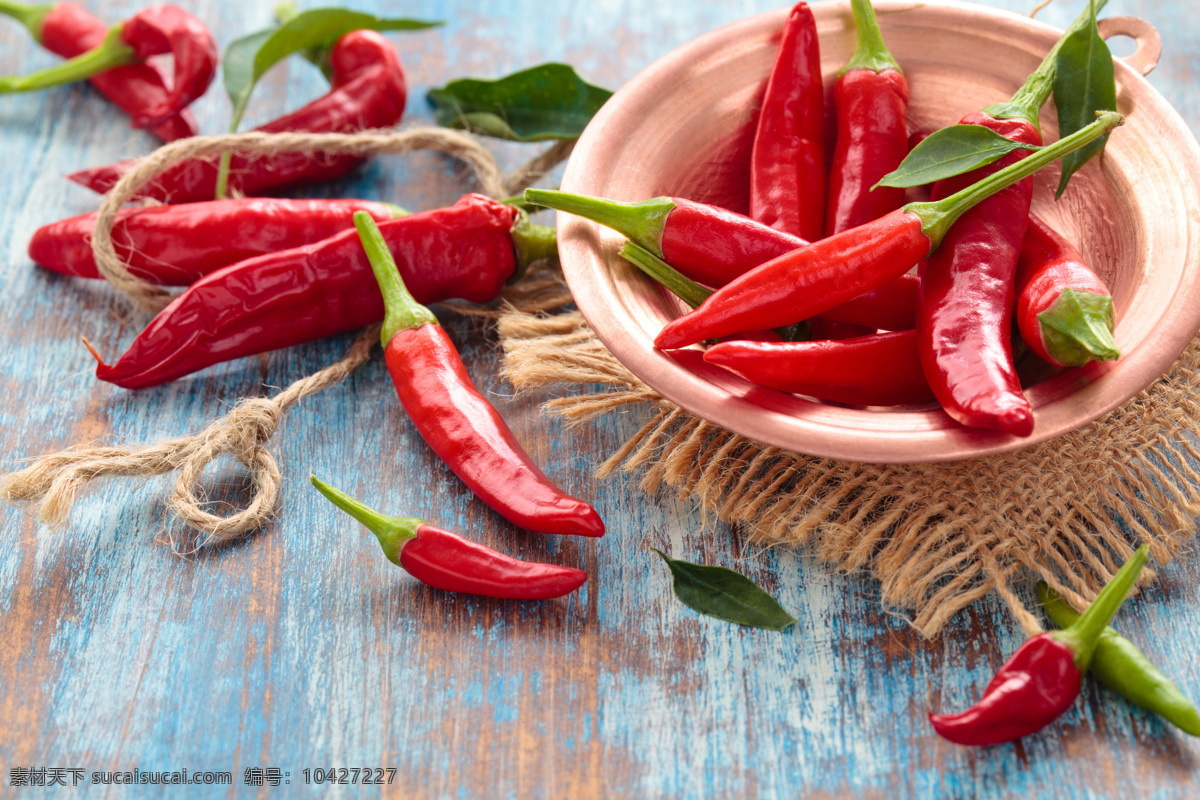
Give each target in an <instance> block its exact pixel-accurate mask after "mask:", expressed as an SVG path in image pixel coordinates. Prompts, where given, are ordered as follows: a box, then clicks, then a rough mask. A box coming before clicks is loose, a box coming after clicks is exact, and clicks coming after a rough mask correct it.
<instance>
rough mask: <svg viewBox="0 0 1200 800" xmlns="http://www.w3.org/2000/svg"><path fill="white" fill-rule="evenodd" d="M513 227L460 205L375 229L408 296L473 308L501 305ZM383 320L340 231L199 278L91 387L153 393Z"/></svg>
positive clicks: (511, 218) (498, 211) (358, 248)
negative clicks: (225, 365) (201, 373)
mask: <svg viewBox="0 0 1200 800" xmlns="http://www.w3.org/2000/svg"><path fill="white" fill-rule="evenodd" d="M519 219H520V215H519V212H518V211H517V210H516V209H515V208H513V207H512V206H508V205H504V204H503V203H498V202H496V201H494V200H491V199H489V198H487V197H483V196H482V195H467V196H465V197H463V198H462V199H461V200H459V201H458V202H457V203H456V204H454V205H453V206H451V207H449V208H443V209H437V210H434V211H426V212H422V213H420V214H413V215H411V216H408V217H401V218H400V219H394V220H390V221H387V222H384V223H382V225H381V226H380V229H381V230H382V231H383V236H384V239H385V240H386V242H387V245H388V247H389V248H391V250H392V252H393V253H394V254H395V257H396V259H397V260H398V262H399V265H400V267H399V268H400V270H401V272H402V273H403V274H404V277H405V280H406V281H407V282H408V284H409V285H410V286H411V287H412V288H411V291H412V292H413V294H414V296H416V297H418V298H420V299H422V300H424V301H425V302H430V303H433V302H437V301H439V300H446V299H449V298H461V299H464V300H469V301H471V302H476V303H481V302H486V301H488V300H492V299H494V298H495V297H496V296H497V295H499V294H500V291H501V290H502V289H503V288H504V284H505V282H506V281H508V279H509V278H510V277H512V275H513V274H514V271H515V270H516V265H517V258H516V254H515V251H514V234H513V228H514V225H516V224H517V223H518V220H519ZM383 314H384V308H383V301H382V299H381V298H380V296H379V290H378V289H377V288H376V285H375V281H374V279H373V276H372V271H371V265H370V263H369V262H368V260H367V258H366V256H365V255H364V254H363V252H362V245H361V244H359V241H358V235H357V234H356V233H355V231H353V230H348V231H345V232H343V233H340V234H338V235H336V236H333V237H331V238H329V239H325V240H323V241H321V242H318V243H316V244H312V245H305V246H303V247H297V248H293V249H291V250H284V251H281V252H279V253H271V254H268V255H264V256H259V257H257V258H252V259H250V260H248V261H242V262H239V263H237V264H233V265H231V266H228V267H225V268H223V269H219V270H217V271H216V272H213V273H211V274H209V275H207V276H205V277H203V278H201V279H200V280H199V281H197V282H195V283H193V284H192V285H191V286H190V287H188V288H187V289H186V290H185V291H184V292H183V293H182V294H180V295H179V296H178V297H176V298H175V300H174V301H172V302H171V304H170V305H169V306H167V307H166V308H164V309H163V310H162V311H160V312H159V313H158V314H157V315H156V316H155V317H154V319H153V320H151V321H150V324H149V325H148V326H147V327H146V329H145V330H143V331H142V332H141V333H140V334H139V335H138V337H137V338H136V339H135V340H134V342H133V344H132V345H131V346H130V347H129V349H128V350H127V351H125V353H124V354H123V355H122V356H121V357H120V359H118V360H117V362H116V363H115V364H112V365H108V364H104V363H102V362H101V363H100V364H99V365H98V366H97V368H96V377H97V378H99V379H100V380H103V381H108V382H109V383H115V384H116V385H118V386H121V387H124V388H126V389H142V388H145V387H149V386H157V385H159V384H162V383H166V382H168V381H172V380H175V379H177V378H181V377H183V376H184V375H190V374H191V373H193V372H196V371H197V370H200V369H203V368H205V367H208V366H211V365H213V364H218V363H221V362H222V361H229V360H231V359H234V358H240V357H242V356H247V355H253V354H255V353H265V352H267V351H269V350H275V349H278V348H281V347H290V346H292V345H296V344H300V343H302V342H309V341H314V340H316V339H320V338H323V337H326V336H332V335H334V334H337V333H343V332H345V331H350V330H354V329H355V328H361V327H363V326H364V325H369V324H370V323H372V322H376V321H378V320H380V319H383ZM97 360H99V358H98V357H97Z"/></svg>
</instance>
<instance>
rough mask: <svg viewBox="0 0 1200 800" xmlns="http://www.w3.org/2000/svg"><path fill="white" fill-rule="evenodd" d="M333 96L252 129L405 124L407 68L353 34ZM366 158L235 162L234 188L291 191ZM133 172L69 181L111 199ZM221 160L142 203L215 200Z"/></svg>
mask: <svg viewBox="0 0 1200 800" xmlns="http://www.w3.org/2000/svg"><path fill="white" fill-rule="evenodd" d="M329 59H330V65H331V67H332V78H331V83H332V89H331V91H330V92H329V93H328V94H326V95H324V96H322V97H320V98H318V99H316V100H314V101H313V102H311V103H309V104H308V105H306V106H304V107H303V108H300V109H298V110H296V111H294V112H292V113H291V114H287V115H285V116H282V117H280V118H278V119H276V120H274V121H272V122H268V123H267V124H265V125H260V126H259V127H257V128H255V130H256V131H261V132H264V133H286V132H289V131H304V132H309V133H351V132H354V131H361V130H367V129H370V128H387V127H390V126H392V125H395V124H396V123H398V122H399V121H400V118H401V116H403V114H404V105H405V102H406V100H407V97H408V88H407V83H406V81H405V76H404V68H403V67H402V65H401V64H400V56H399V54H398V53H397V52H396V48H395V47H393V46H392V44H391V43H390V42H389V41H388V40H387V39H386V38H384V37H383V36H382V35H380V34H378V33H376V32H375V31H366V30H360V31H352V32H351V33H347V34H346V35H345V36H343V37H341V38H340V39H338V41H337V43H336V44H335V45H334V46H333V49H332V51H331V52H330V55H329ZM361 161H362V159H361V158H359V157H357V156H331V155H323V154H321V153H315V154H311V153H279V154H277V155H273V156H270V157H266V158H244V157H241V156H237V155H234V156H233V158H232V161H231V162H230V171H229V188H230V189H231V190H233V191H236V192H238V193H240V194H243V195H261V194H264V193H268V192H271V191H275V190H279V189H282V188H284V187H287V186H293V185H296V184H303V183H317V182H321V181H328V180H333V179H334V178H337V177H340V176H342V175H344V174H346V173H347V172H349V171H350V170H351V169H353V168H354V167H355V166H356V165H358V164H359V163H361ZM128 169H129V163H128V162H126V163H119V164H112V165H109V166H105V167H97V168H94V169H87V170H82V171H80V172H76V173H74V174H72V175H69V176H68V177H69V178H70V179H71V180H73V181H75V182H76V183H79V184H81V185H83V186H86V187H88V188H89V189H91V190H93V191H96V192H100V193H103V192H107V191H108V190H109V189H111V188H112V187H113V186H115V185H116V183H117V181H118V180H120V179H121V176H122V175H124V174H125V172H126V171H127V170H128ZM216 188H217V160H216V159H215V158H213V159H197V160H193V161H187V162H184V163H182V164H178V165H176V166H175V167H172V168H171V169H169V170H167V171H166V172H164V173H163V174H162V175H160V176H159V177H158V178H156V179H155V180H154V182H152V183H150V184H148V185H147V186H145V187H144V188H143V189H142V191H141V192H140V193H139V195H138V196H139V197H142V198H152V199H155V200H161V201H163V202H174V203H187V202H194V201H197V200H211V199H213V197H215V196H216Z"/></svg>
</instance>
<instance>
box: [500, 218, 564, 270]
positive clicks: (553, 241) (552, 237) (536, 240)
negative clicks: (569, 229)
mask: <svg viewBox="0 0 1200 800" xmlns="http://www.w3.org/2000/svg"><path fill="white" fill-rule="evenodd" d="M518 211H520V213H519V214H517V221H516V222H514V223H513V226H512V228H511V229H510V230H509V234H510V235H511V236H512V240H513V248H514V249H515V250H516V253H517V268H516V270H515V271H514V272H513V276H512V277H511V278H509V279H508V282H509V283H513V282H515V281H518V280H520V279H521V278H522V277H523V276H524V275H525V272H526V271H527V270H528V269H529V265H530V264H532V263H533V262H535V261H541V260H542V259H544V258H554V257H555V256H557V255H558V235H557V234H556V233H555V231H554V228H551V227H550V226H548V225H538V224H536V223H534V222H530V221H529V215H528V214H526V213H525V212H524V211H521V210H520V209H518Z"/></svg>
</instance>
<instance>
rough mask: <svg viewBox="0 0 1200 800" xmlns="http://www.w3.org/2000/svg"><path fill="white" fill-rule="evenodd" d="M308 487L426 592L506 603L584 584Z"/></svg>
mask: <svg viewBox="0 0 1200 800" xmlns="http://www.w3.org/2000/svg"><path fill="white" fill-rule="evenodd" d="M309 481H310V482H311V483H312V485H313V486H315V487H317V491H319V492H320V493H321V494H323V495H325V497H326V498H328V499H329V502H331V503H333V504H334V505H335V506H337V507H338V508H340V509H342V510H343V511H345V512H346V513H347V514H349V515H350V516H352V517H354V518H355V519H356V520H358V521H359V522H361V523H362V524H363V525H365V526H366V528H367V530H369V531H371V533H373V534H375V537H376V538H377V539H378V540H379V546H380V547H382V548H383V554H384V555H385V556H387V560H388V561H391V562H392V563H393V564H395V565H396V566H398V567H400V568H401V569H403V570H404V571H405V572H407V573H408V574H409V575H412V576H413V577H414V578H416V579H417V580H419V581H420V582H421V583H424V584H426V585H427V586H432V587H434V588H435V589H445V590H446V591H448V592H462V593H464V594H479V595H483V596H484V597H499V598H503V599H508V600H546V599H548V598H551V597H562V596H563V595H565V594H570V593H571V592H573V591H575V590H576V589H578V588H579V587H580V586H582V585H583V584H584V583H585V582H586V581H587V573H586V572H584V571H583V570H580V569H575V568H574V567H560V566H558V565H557V564H541V563H538V562H532V561H521V560H519V559H516V558H512V557H510V556H506V555H504V554H503V553H500V552H497V551H496V550H492V549H491V548H490V547H484V546H483V545H481V544H476V543H475V542H472V541H471V540H469V539H464V538H463V537H461V536H459V535H457V534H454V533H451V532H450V531H446V530H442V529H441V528H435V527H434V526H432V525H430V524H429V523H428V522H426V521H425V520H423V519H418V518H416V517H388V516H384V515H383V514H380V513H379V512H378V511H375V510H374V509H371V508H368V507H367V506H365V505H363V504H362V503H360V502H358V501H357V500H355V499H354V498H352V497H350V495H348V494H346V493H345V492H342V491H339V490H338V489H335V488H334V487H332V486H330V485H329V484H328V483H325V482H324V481H322V480H319V479H318V478H317V477H316V476H315V475H311V476H309Z"/></svg>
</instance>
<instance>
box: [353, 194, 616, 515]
mask: <svg viewBox="0 0 1200 800" xmlns="http://www.w3.org/2000/svg"><path fill="white" fill-rule="evenodd" d="M354 225H355V227H356V228H358V235H359V238H360V239H361V241H362V247H363V248H364V249H365V251H366V254H367V257H368V258H369V260H370V262H371V267H372V269H373V270H374V272H375V278H376V280H377V281H378V282H379V289H380V291H381V293H382V296H383V303H384V306H385V308H386V316H385V317H384V320H383V331H382V333H381V335H380V340H381V341H382V342H383V348H384V350H383V356H384V360H385V361H386V362H387V367H388V372H390V373H391V375H392V382H393V383H394V384H395V385H396V393H397V394H398V395H399V397H400V404H401V405H402V406H404V411H405V413H407V414H408V417H409V419H411V420H412V422H413V425H414V426H415V427H416V429H417V431H418V432H419V433H420V434H421V438H423V439H424V440H425V441H426V443H428V444H429V446H430V447H431V448H432V449H433V451H434V452H435V453H437V454H438V457H439V458H441V459H442V461H444V462H445V463H446V466H448V467H450V469H452V470H454V474H456V475H458V477H459V478H460V479H461V480H462V482H463V483H465V484H466V485H467V487H468V488H469V489H470V490H471V491H472V492H474V493H475V495H476V496H477V497H478V498H479V499H481V500H483V501H484V502H485V503H487V504H488V505H489V506H491V507H492V508H494V509H495V510H496V511H498V512H500V514H501V515H503V516H504V518H505V519H507V520H508V521H510V522H512V523H514V524H516V525H518V526H520V527H522V528H525V529H526V530H531V531H536V532H538V533H554V534H575V535H578V536H603V535H604V522H603V521H601V519H600V515H599V514H597V513H596V510H595V509H594V508H592V507H591V506H590V505H588V504H587V503H585V502H583V501H582V500H578V499H576V498H574V497H571V496H570V495H568V494H566V493H565V492H563V491H562V490H561V489H559V488H558V487H557V486H555V485H554V484H553V483H551V481H550V479H549V478H547V477H546V476H545V475H544V474H543V473H542V471H541V470H540V469H538V468H537V466H536V465H535V464H534V463H533V461H532V460H531V459H530V458H529V455H528V454H527V453H526V452H525V450H524V449H522V447H521V445H520V444H519V443H518V442H517V440H516V437H515V436H513V433H512V431H511V430H509V427H508V425H507V424H505V422H504V418H503V417H501V416H500V414H499V412H498V411H496V409H495V408H494V407H493V406H492V404H491V403H489V402H488V401H487V400H486V399H485V398H484V397H483V395H481V394H480V393H479V391H478V390H477V389H476V388H475V385H474V384H473V383H472V382H471V378H470V376H469V375H467V370H466V368H465V367H464V366H463V363H462V359H461V358H460V357H459V355H458V351H457V350H456V349H455V348H454V344H453V343H452V342H451V341H450V338H449V337H448V336H447V335H446V332H445V331H444V330H443V329H442V326H441V325H439V324H438V321H437V317H435V316H434V315H433V312H431V311H430V310H429V309H428V308H426V307H425V306H423V305H421V304H420V303H418V302H417V301H416V300H415V299H414V298H413V296H412V295H411V294H409V291H408V289H407V288H406V287H405V285H404V279H403V278H401V277H400V273H399V271H398V270H397V269H396V266H395V261H393V259H392V255H391V252H390V251H389V249H388V245H387V242H386V241H385V240H384V238H383V235H382V234H381V233H380V231H379V227H378V226H377V225H376V224H375V221H374V220H373V219H371V216H370V215H369V214H366V213H364V212H361V211H360V212H358V213H356V214H355V215H354Z"/></svg>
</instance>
